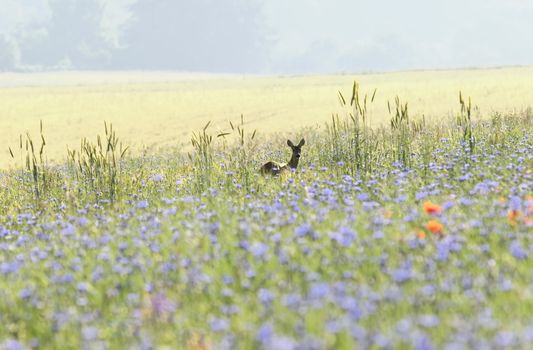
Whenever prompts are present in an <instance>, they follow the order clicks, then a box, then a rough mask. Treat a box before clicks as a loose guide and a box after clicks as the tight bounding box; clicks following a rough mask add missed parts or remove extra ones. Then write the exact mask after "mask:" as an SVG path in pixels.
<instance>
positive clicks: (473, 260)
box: [0, 83, 533, 350]
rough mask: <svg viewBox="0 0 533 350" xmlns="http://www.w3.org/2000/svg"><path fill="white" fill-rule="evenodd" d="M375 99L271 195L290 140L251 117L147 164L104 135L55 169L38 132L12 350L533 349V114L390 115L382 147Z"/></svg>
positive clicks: (25, 167) (8, 209) (25, 176)
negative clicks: (271, 168) (270, 169)
mask: <svg viewBox="0 0 533 350" xmlns="http://www.w3.org/2000/svg"><path fill="white" fill-rule="evenodd" d="M376 93H377V94H379V91H377V92H376V91H375V90H370V91H368V92H367V93H365V94H363V93H361V92H360V91H359V86H358V84H357V83H354V85H353V88H352V91H351V93H350V94H348V95H346V96H345V95H343V94H341V93H339V95H338V96H337V97H338V100H339V102H340V104H341V108H342V113H340V114H337V115H334V116H333V117H332V118H330V119H329V120H328V119H327V116H326V119H324V120H325V121H326V122H325V123H323V125H320V127H317V128H302V129H299V130H294V133H293V134H291V136H294V137H292V141H293V142H295V143H296V142H298V141H299V140H300V139H304V138H305V144H304V145H303V146H302V147H301V157H300V158H299V163H296V164H297V168H290V167H288V168H287V170H286V171H282V172H280V173H279V174H277V175H275V176H272V175H269V174H266V175H264V174H261V173H260V171H259V170H260V168H261V166H262V165H263V164H265V163H266V162H268V161H279V162H288V161H289V158H290V157H291V149H290V148H289V147H287V138H291V137H289V136H288V135H287V134H285V133H283V132H280V133H278V134H268V133H266V132H263V130H250V129H248V128H247V126H246V123H245V120H246V118H247V116H246V115H244V117H240V118H239V117H238V116H237V117H236V118H235V119H236V120H235V121H232V122H231V123H228V128H227V130H226V131H225V132H218V131H216V130H215V129H213V128H212V127H211V126H210V125H209V124H207V125H205V126H204V127H203V128H201V129H199V130H197V131H195V132H194V133H193V134H192V136H191V142H190V145H191V146H190V149H188V150H183V151H178V150H168V151H167V152H165V151H159V152H145V153H142V154H135V155H134V154H130V152H129V148H128V145H127V144H125V143H123V142H122V141H121V140H122V139H121V130H118V129H117V130H115V129H114V128H113V125H111V124H108V123H105V124H104V123H103V122H102V128H101V130H102V131H101V134H100V135H99V136H97V135H86V138H85V139H83V140H82V141H81V143H80V146H79V147H76V148H69V149H68V150H67V149H65V161H64V162H58V163H57V164H56V163H54V164H52V163H49V162H48V161H47V153H46V152H47V147H48V144H47V140H46V132H47V129H46V123H44V124H42V125H41V128H40V134H33V135H31V134H22V135H21V136H20V138H19V142H18V143H17V144H11V145H6V146H5V152H9V156H10V157H11V158H12V159H13V160H14V161H16V162H17V164H18V166H17V167H16V168H14V169H11V170H2V171H1V172H0V214H1V216H0V277H1V278H0V348H2V349H3V348H5V349H52V348H54V349H80V348H83V349H279V350H281V349H358V348H360V349H364V348H376V349H396V348H406V349H409V348H413V349H433V348H435V349H472V348H476V349H501V348H530V347H532V346H533V235H532V234H533V229H532V227H533V113H532V111H531V109H525V110H523V111H519V112H514V113H503V114H502V113H496V112H494V113H492V114H490V115H483V116H477V115H476V114H475V108H473V105H472V102H470V99H469V98H468V97H467V96H464V95H463V94H460V95H459V100H458V102H459V104H458V106H459V108H460V112H458V113H456V114H455V115H453V116H449V117H443V118H442V119H440V120H425V119H424V118H415V117H413V116H410V114H409V108H408V104H407V103H406V102H404V101H402V100H401V99H400V98H397V99H396V100H394V101H390V102H389V103H387V112H388V114H387V120H389V121H388V122H387V123H385V124H383V125H381V126H372V127H371V126H370V124H371V118H372V117H373V116H372V113H371V112H370V107H369V106H371V105H372V104H373V103H374V97H375V95H376ZM332 98H335V96H334V95H333V96H332ZM382 117H383V116H381V118H382ZM301 144H303V143H301ZM7 146H9V148H8V147H7Z"/></svg>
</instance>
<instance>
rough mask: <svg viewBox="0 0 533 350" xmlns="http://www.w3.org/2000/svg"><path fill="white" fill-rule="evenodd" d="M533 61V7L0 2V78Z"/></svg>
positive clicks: (511, 0) (412, 2)
mask: <svg viewBox="0 0 533 350" xmlns="http://www.w3.org/2000/svg"><path fill="white" fill-rule="evenodd" d="M526 64H533V1H531V0H461V1H459V0H446V1H440V0H434V1H428V0H403V1H398V0H373V1H360V0H351V1H350V0H328V1H326V0H268V1H267V0H190V1H184V0H0V70H20V71H25V70H50V69H91V70H92V69H153V70H158V69H165V70H166V69H171V70H177V71H206V72H232V73H325V72H328V73H335V72H362V71H383V70H401V69H427V68H455V67H472V66H499V65H526Z"/></svg>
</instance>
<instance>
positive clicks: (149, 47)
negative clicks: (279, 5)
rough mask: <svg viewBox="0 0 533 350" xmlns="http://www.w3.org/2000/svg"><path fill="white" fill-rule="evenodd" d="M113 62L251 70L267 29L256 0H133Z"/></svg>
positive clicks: (261, 59) (258, 62)
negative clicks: (121, 41) (121, 44)
mask: <svg viewBox="0 0 533 350" xmlns="http://www.w3.org/2000/svg"><path fill="white" fill-rule="evenodd" d="M131 12H132V13H133V14H134V18H133V20H132V21H131V23H130V24H129V28H128V29H126V31H125V35H124V44H125V46H126V48H125V49H124V50H122V52H119V53H117V54H116V55H115V56H114V59H113V66H114V67H117V68H123V67H125V68H142V69H172V70H187V71H216V72H237V73H241V72H253V71H257V70H259V69H261V68H263V67H264V65H265V62H266V59H265V52H266V43H267V32H266V26H265V21H264V20H263V16H262V7H261V5H260V4H259V2H258V1H257V0H224V1H220V0H190V1H185V0H179V1H176V0H138V1H137V2H136V3H135V4H133V5H132V7H131Z"/></svg>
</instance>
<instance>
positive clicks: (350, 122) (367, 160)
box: [321, 81, 380, 175]
mask: <svg viewBox="0 0 533 350" xmlns="http://www.w3.org/2000/svg"><path fill="white" fill-rule="evenodd" d="M376 91H377V90H374V91H373V93H372V95H369V94H366V93H365V94H364V96H363V97H361V95H360V92H359V83H358V82H357V81H354V83H353V85H352V94H351V98H350V104H349V105H348V104H347V102H346V99H345V98H344V95H343V94H342V92H340V91H339V92H338V97H339V102H340V105H341V107H342V108H343V109H345V115H344V117H343V118H342V119H341V118H340V117H339V115H338V114H334V115H333V116H332V119H331V124H326V135H327V137H326V142H325V143H324V144H323V146H324V150H325V152H323V154H322V155H321V163H322V164H329V165H332V164H333V165H335V164H337V165H342V167H343V168H345V169H346V170H347V171H348V172H349V173H350V174H352V175H354V174H357V173H359V174H367V173H370V172H371V171H372V169H373V166H374V164H375V163H376V161H377V159H379V152H380V149H379V144H378V143H377V142H375V140H376V139H375V137H374V136H375V133H374V131H373V130H372V129H371V128H370V125H369V124H370V121H369V108H370V105H371V104H372V103H373V102H374V98H375V97H376Z"/></svg>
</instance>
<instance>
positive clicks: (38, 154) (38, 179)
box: [8, 120, 53, 199]
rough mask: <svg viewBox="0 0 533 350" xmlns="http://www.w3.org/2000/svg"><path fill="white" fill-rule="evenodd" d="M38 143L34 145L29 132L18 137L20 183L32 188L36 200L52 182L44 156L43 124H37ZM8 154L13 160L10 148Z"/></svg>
mask: <svg viewBox="0 0 533 350" xmlns="http://www.w3.org/2000/svg"><path fill="white" fill-rule="evenodd" d="M39 136H40V137H39V142H40V144H38V143H35V142H34V140H33V139H32V137H31V135H30V133H29V132H26V135H25V136H22V135H19V154H20V162H21V169H23V170H22V173H21V176H20V180H21V182H22V183H23V184H24V183H27V184H28V186H29V187H31V188H32V192H33V194H34V196H35V198H36V199H41V198H42V197H43V195H45V194H46V192H47V191H48V189H49V188H50V186H51V183H50V182H51V181H52V180H53V173H52V172H53V171H52V168H51V167H50V166H48V164H47V161H46V156H45V146H46V140H45V138H44V133H43V122H42V120H41V121H40V124H39ZM8 149H9V154H10V155H11V157H12V158H13V159H15V155H14V153H13V150H12V149H11V147H8Z"/></svg>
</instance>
